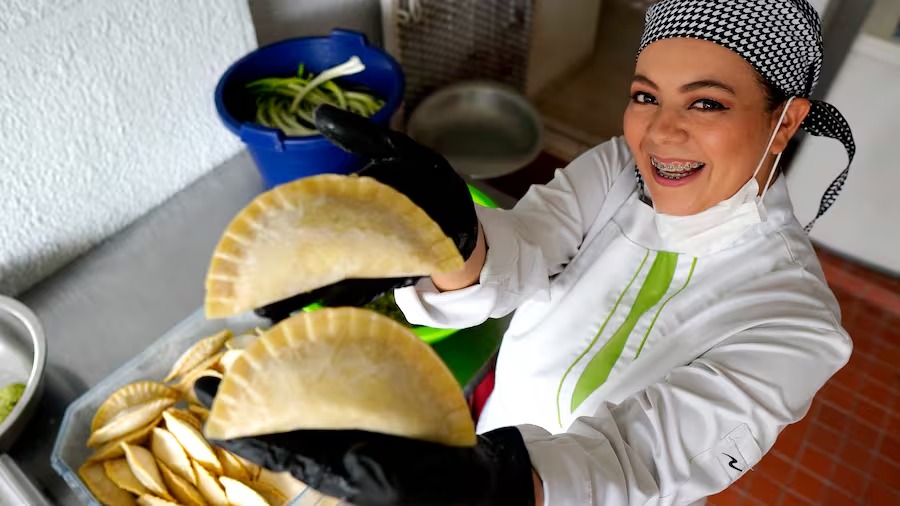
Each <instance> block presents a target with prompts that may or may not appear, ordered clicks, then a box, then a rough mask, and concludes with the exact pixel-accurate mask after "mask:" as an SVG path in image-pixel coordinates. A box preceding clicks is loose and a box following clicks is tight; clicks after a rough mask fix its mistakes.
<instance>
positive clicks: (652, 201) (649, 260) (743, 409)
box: [247, 0, 853, 506]
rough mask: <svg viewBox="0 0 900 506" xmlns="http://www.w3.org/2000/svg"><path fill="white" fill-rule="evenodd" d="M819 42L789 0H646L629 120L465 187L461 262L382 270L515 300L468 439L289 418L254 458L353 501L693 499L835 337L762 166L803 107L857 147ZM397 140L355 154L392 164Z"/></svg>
mask: <svg viewBox="0 0 900 506" xmlns="http://www.w3.org/2000/svg"><path fill="white" fill-rule="evenodd" d="M821 60H822V40H821V28H820V23H819V18H818V15H817V14H816V12H815V10H813V8H812V7H811V6H810V5H809V4H808V3H807V2H806V0H665V1H662V2H659V3H657V4H656V5H654V6H653V7H651V8H650V9H649V11H648V13H647V18H646V27H645V32H644V36H643V39H642V41H641V45H640V50H639V52H638V58H637V62H636V68H635V74H634V79H633V82H632V84H631V90H630V95H631V103H630V104H629V106H628V108H627V110H626V112H625V116H624V137H616V138H613V139H611V140H609V141H608V142H605V143H603V144H601V145H599V146H596V147H594V148H592V149H591V150H589V151H588V152H586V153H584V154H583V155H581V156H579V157H578V158H577V159H576V160H574V161H573V162H572V163H571V164H569V166H567V167H565V168H564V169H561V170H559V171H557V172H556V173H555V177H554V179H553V180H552V181H551V182H549V183H548V184H546V185H540V186H538V185H536V186H533V187H532V188H531V189H530V190H529V191H528V193H527V194H526V195H525V196H524V197H523V198H522V199H521V200H520V201H519V202H518V203H517V204H516V206H515V207H514V208H513V209H510V210H503V209H488V208H484V207H476V209H475V215H476V218H477V219H476V220H474V221H471V222H470V221H466V223H465V225H466V226H465V228H464V229H465V230H466V231H469V232H470V233H469V234H468V235H466V237H467V238H471V239H474V240H473V241H472V243H474V244H472V243H469V246H470V248H469V249H467V252H468V253H469V254H467V255H463V256H464V257H465V259H466V261H465V265H464V267H463V268H462V269H460V270H456V271H451V272H444V273H438V274H434V275H432V276H428V277H423V278H421V279H417V280H415V282H413V283H412V284H408V285H407V284H403V285H402V286H398V285H396V284H395V285H391V286H393V287H394V288H396V290H395V291H394V295H395V299H396V302H397V304H398V306H399V307H400V309H401V310H402V311H403V313H404V316H405V317H406V320H407V321H408V322H409V323H411V324H414V325H429V326H436V327H438V326H440V327H453V328H464V327H470V326H474V325H478V324H480V323H482V322H484V321H485V320H486V319H488V318H500V317H503V316H506V315H507V314H509V313H511V312H512V311H514V310H515V315H514V316H513V318H512V320H511V323H510V326H509V329H508V331H507V334H506V335H505V337H504V340H503V343H502V346H501V348H500V353H499V356H498V358H497V365H496V371H495V377H494V378H495V384H494V390H493V392H492V394H491V395H490V397H489V399H488V400H487V402H486V404H485V406H484V408H483V411H482V412H481V415H480V418H479V419H478V424H477V433H478V438H477V443H476V444H475V446H474V447H472V448H463V449H460V448H454V447H450V446H446V445H441V444H437V445H435V444H432V443H425V442H422V441H415V440H412V439H408V438H401V439H399V440H391V441H390V444H389V445H388V444H385V440H384V437H383V435H378V434H370V433H364V432H360V431H343V432H340V433H339V434H338V436H339V437H337V438H336V439H335V441H332V442H327V441H323V440H322V439H321V438H318V437H317V434H316V433H315V432H310V431H302V430H301V431H294V432H291V433H287V434H282V435H280V436H279V438H281V442H282V443H283V444H280V445H278V447H273V446H272V445H271V444H269V443H266V442H265V441H264V440H259V441H256V442H255V443H254V444H259V445H263V446H262V448H263V449H264V450H265V451H264V452H262V453H263V454H265V455H277V456H278V458H277V459H275V460H277V462H268V464H270V465H274V466H276V467H277V466H281V467H280V468H283V469H291V471H292V472H294V473H295V476H296V477H297V478H298V479H300V480H301V481H304V482H306V483H310V485H311V486H313V487H317V488H320V489H321V490H322V491H324V492H325V493H327V494H329V495H332V496H335V497H343V498H346V499H348V500H349V501H350V502H352V503H353V504H357V505H359V506H366V505H376V504H377V505H379V506H387V505H396V506H401V505H408V504H416V505H426V506H438V505H450V504H479V505H485V506H488V505H490V506H494V505H501V504H502V505H532V504H546V505H550V504H552V505H557V504H578V505H588V504H589V505H614V506H619V505H623V506H624V505H627V504H677V505H681V504H697V503H702V502H703V501H704V498H705V497H707V496H709V495H712V494H715V493H717V492H719V491H721V490H723V489H725V488H727V487H729V486H730V485H731V484H732V483H734V482H735V481H736V480H738V479H740V478H741V477H742V476H743V475H744V474H746V473H747V471H748V470H749V469H751V468H752V467H753V466H755V465H756V464H757V463H758V462H759V461H760V459H761V458H762V456H763V455H764V454H765V453H766V452H767V451H769V449H770V448H771V447H772V446H773V444H774V443H775V441H776V439H777V438H778V436H779V434H780V432H781V431H782V430H783V429H784V427H785V426H787V425H789V424H792V423H795V422H797V421H798V420H800V419H801V418H803V417H804V416H805V415H806V413H807V411H808V409H809V407H810V404H811V402H812V399H813V397H814V396H815V395H816V393H817V392H818V390H819V389H820V388H821V387H822V386H823V384H824V383H825V382H826V381H827V380H828V379H829V378H830V377H831V376H832V375H833V374H834V373H835V372H836V371H837V370H838V369H840V368H841V367H843V366H844V364H846V362H847V360H848V357H849V355H850V352H851V348H852V345H851V342H850V338H849V336H848V335H847V332H846V331H845V330H844V329H843V328H842V327H841V325H840V310H839V308H838V304H837V301H836V300H835V297H834V295H833V294H832V293H831V291H830V290H829V288H828V285H827V284H826V282H825V279H824V276H823V274H822V269H821V267H820V265H819V263H818V260H817V258H816V253H815V251H814V250H813V247H812V245H811V244H810V242H809V239H808V237H807V235H806V234H805V232H804V230H803V227H802V226H801V225H800V223H799V222H798V221H797V220H796V218H795V217H794V214H793V209H792V207H791V202H790V198H789V196H788V195H787V189H786V185H785V183H784V180H783V179H784V178H778V177H776V175H777V170H778V169H777V165H778V161H779V155H780V154H781V152H782V151H783V150H784V148H785V146H786V144H787V143H788V141H789V139H790V138H791V136H793V135H794V134H795V133H796V131H797V130H798V129H799V128H804V129H806V130H807V131H809V132H811V133H813V134H815V135H828V136H830V137H835V138H837V139H839V140H841V141H842V142H843V143H844V145H845V146H846V147H847V150H848V154H849V155H850V157H851V158H852V155H853V140H852V135H850V130H849V127H848V126H847V124H846V122H845V121H844V120H843V118H842V117H841V115H840V114H839V113H838V112H837V110H836V109H834V108H833V107H831V106H829V105H828V104H825V103H822V102H817V101H815V100H811V99H810V98H809V96H810V93H811V91H812V88H813V86H814V85H815V82H816V79H817V77H818V73H819V69H820V68H821ZM623 95H624V94H623ZM623 98H624V97H623ZM333 119H334V121H333V124H331V125H330V130H331V131H333V132H340V133H341V135H340V136H335V138H336V139H337V140H338V141H340V139H341V138H356V137H360V138H362V139H387V140H389V141H390V142H389V143H387V145H385V146H380V147H379V150H378V151H379V152H385V151H390V150H392V149H395V148H396V146H404V149H405V150H408V153H409V154H415V155H416V156H415V157H409V158H408V160H413V159H416V160H423V161H424V162H427V163H417V164H416V165H415V167H416V172H415V174H417V175H420V174H428V173H434V174H443V175H445V176H448V177H449V176H450V174H451V173H452V171H449V170H446V169H447V168H448V167H447V165H446V164H445V163H443V162H442V161H441V160H440V159H439V157H434V156H431V155H429V156H423V155H425V154H427V153H428V152H429V150H428V149H427V148H424V147H422V146H415V144H414V143H409V141H408V140H407V139H406V138H405V137H402V136H401V135H400V134H399V133H383V132H379V131H378V130H377V129H373V128H374V127H368V126H366V124H365V123H361V122H358V121H351V119H350V118H344V117H338V116H336V117H334V118H333ZM325 130H326V131H327V130H328V129H325ZM361 133H367V135H364V136H358V135H357V134H361ZM338 143H339V144H341V143H340V142H338ZM343 145H348V144H347V143H343ZM395 160H396V157H394V158H381V159H378V160H376V161H375V162H374V163H373V166H374V167H377V170H379V171H384V174H392V173H395V172H397V170H399V168H400V167H402V163H400V164H399V165H397V164H398V162H397V161H395ZM846 174H847V170H846V169H845V171H844V172H843V173H842V174H841V176H839V178H838V179H837V180H836V182H835V183H834V184H833V185H832V187H831V188H830V189H829V191H828V193H827V194H826V196H825V198H824V199H823V202H822V205H821V208H820V210H819V215H821V214H822V213H824V212H825V211H826V210H827V209H828V206H830V205H831V203H832V202H833V200H834V198H835V197H836V195H837V192H838V191H839V190H840V186H841V184H842V183H843V180H844V179H845V178H846ZM423 177H424V176H423ZM450 182H451V181H450V179H447V180H446V183H448V185H447V186H448V188H450V187H451V186H450V185H449V183H450ZM386 184H389V185H391V186H394V187H395V188H396V189H398V190H399V191H400V192H401V193H404V194H407V195H409V196H412V197H415V196H417V195H418V196H420V197H421V195H422V192H424V191H425V189H426V188H427V190H428V192H429V193H428V198H427V199H424V200H422V202H423V204H429V200H430V199H433V198H446V199H448V202H447V204H450V203H452V202H457V201H458V203H462V201H463V196H462V195H459V196H458V198H456V197H451V192H450V191H449V190H447V189H445V188H444V187H443V186H438V187H436V186H435V185H429V186H427V187H426V186H421V185H417V184H415V182H414V181H413V180H412V178H410V179H409V180H406V179H404V180H396V179H391V180H386ZM373 209H374V207H373ZM454 209H459V210H462V209H463V208H462V207H454ZM429 213H431V211H430V210H429ZM475 231H477V233H474V232H475ZM476 237H477V239H476ZM360 254H362V253H360ZM253 456H254V455H252V454H251V453H248V454H247V458H253ZM256 458H260V457H259V454H256ZM360 459H364V461H365V465H352V466H351V465H343V466H337V465H332V464H333V463H335V462H343V463H352V462H359V461H360ZM292 462H302V463H304V465H303V466H296V465H291V464H290V463H292ZM411 462H412V463H414V465H409V463H411ZM307 463H312V464H315V465H312V464H309V465H307ZM323 469H325V470H324V471H322V470H323Z"/></svg>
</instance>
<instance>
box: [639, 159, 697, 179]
mask: <svg viewBox="0 0 900 506" xmlns="http://www.w3.org/2000/svg"><path fill="white" fill-rule="evenodd" d="M650 164H651V165H653V168H654V169H656V172H658V173H659V175H660V176H662V177H664V178H667V179H681V178H683V177H687V176H689V175H691V174H694V173H695V172H697V171H698V170H700V169H702V168H703V167H704V166H706V164H705V163H703V162H672V163H663V162H661V161H659V160H657V159H656V158H650Z"/></svg>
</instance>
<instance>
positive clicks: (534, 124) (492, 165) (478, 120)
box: [406, 81, 543, 179]
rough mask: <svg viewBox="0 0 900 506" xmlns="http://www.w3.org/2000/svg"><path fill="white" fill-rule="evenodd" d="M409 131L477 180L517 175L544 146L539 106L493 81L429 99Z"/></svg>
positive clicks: (414, 116) (474, 83) (418, 109)
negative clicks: (511, 174) (535, 106)
mask: <svg viewBox="0 0 900 506" xmlns="http://www.w3.org/2000/svg"><path fill="white" fill-rule="evenodd" d="M406 131H407V134H408V135H409V136H410V137H412V138H413V139H414V140H416V141H417V142H419V143H421V144H424V145H425V146H428V147H429V148H431V149H433V150H435V151H437V152H438V153H440V154H442V155H443V156H444V158H446V159H447V161H449V162H450V164H451V165H452V166H453V168H454V169H456V171H457V172H459V173H460V174H462V175H463V176H468V177H469V178H472V179H486V178H492V177H499V176H503V175H506V174H509V173H511V172H515V171H516V170H518V169H521V168H522V167H524V166H526V165H528V164H529V163H531V162H532V161H533V160H534V159H535V158H536V157H537V155H538V154H539V153H540V151H541V148H542V144H543V131H542V125H541V118H540V114H539V113H538V111H537V110H536V109H535V108H534V106H532V105H531V103H529V102H528V100H527V99H526V98H525V97H523V96H522V95H521V94H519V93H518V92H516V91H515V90H514V89H512V88H510V87H507V86H504V85H502V84H498V83H494V82H489V81H468V82H463V83H459V84H454V85H451V86H448V87H446V88H442V89H440V90H438V91H436V92H435V93H433V94H431V95H429V96H428V97H426V98H425V99H424V100H423V101H422V103H421V104H419V106H418V107H416V109H415V110H414V111H413V113H412V115H410V118H409V121H408V123H407V127H406Z"/></svg>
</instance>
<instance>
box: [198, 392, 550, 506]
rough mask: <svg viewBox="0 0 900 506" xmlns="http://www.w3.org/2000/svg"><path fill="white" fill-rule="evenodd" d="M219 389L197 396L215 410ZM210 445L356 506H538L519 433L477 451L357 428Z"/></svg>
mask: <svg viewBox="0 0 900 506" xmlns="http://www.w3.org/2000/svg"><path fill="white" fill-rule="evenodd" d="M218 387H219V379H218V378H214V377H202V378H200V379H198V380H197V381H196V383H195V384H194V391H195V393H196V394H197V398H198V399H199V400H200V401H201V402H202V403H204V404H205V405H206V406H207V407H210V406H211V405H212V399H213V397H214V396H215V393H216V391H217V390H218ZM210 442H211V443H212V444H215V445H217V446H221V447H222V448H225V449H226V450H228V451H230V452H232V453H234V454H236V455H238V456H240V457H242V458H244V459H247V460H249V461H251V462H253V463H255V464H257V465H259V466H262V467H264V468H266V469H269V470H271V471H274V472H283V471H287V472H289V473H291V475H293V476H294V477H295V478H297V479H298V480H300V481H302V482H304V483H306V484H307V485H309V486H311V487H313V488H315V489H316V490H318V491H320V492H322V493H323V494H326V495H329V496H331V497H335V498H338V499H343V500H345V501H348V502H350V503H352V504H354V505H356V506H407V505H408V506H413V505H415V506H451V505H454V506H455V505H473V506H499V505H503V506H534V484H533V481H532V470H531V460H530V459H529V457H528V450H527V449H526V447H525V443H524V441H523V440H522V435H521V433H520V432H519V430H518V429H516V428H514V427H504V428H501V429H497V430H494V431H491V432H488V433H486V434H483V435H480V436H479V437H478V443H477V445H476V446H474V447H472V448H460V447H452V446H445V445H441V444H437V443H431V442H427V441H419V440H415V439H409V438H403V437H398V436H391V435H387V434H379V433H374V432H366V431H358V430H298V431H292V432H284V433H280V434H269V435H263V436H257V437H248V438H236V439H229V440H212V441H210Z"/></svg>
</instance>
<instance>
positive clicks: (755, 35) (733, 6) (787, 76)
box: [638, 0, 856, 232]
mask: <svg viewBox="0 0 900 506" xmlns="http://www.w3.org/2000/svg"><path fill="white" fill-rule="evenodd" d="M673 37H687V38H693V39H703V40H708V41H711V42H715V43H716V44H719V45H721V46H724V47H726V48H728V49H731V50H732V51H734V52H735V53H737V54H738V55H740V56H741V57H742V58H744V59H745V60H747V62H749V63H750V64H751V65H753V67H754V68H755V69H756V70H757V71H758V72H759V73H760V74H762V76H763V77H765V78H766V79H767V80H768V81H769V82H771V83H772V84H773V85H775V86H776V87H778V88H779V89H780V90H781V91H782V92H784V94H786V95H787V96H795V97H803V98H809V95H810V93H812V90H813V87H814V86H815V85H816V81H818V79H819V73H820V72H821V70H822V52H823V46H822V25H821V21H820V20H819V14H818V13H817V12H816V10H815V9H814V8H813V7H812V6H811V5H810V4H809V2H807V0H663V1H661V2H659V3H657V4H654V5H653V6H652V7H650V8H649V9H648V10H647V16H646V19H645V27H644V35H643V37H642V38H641V46H640V49H639V50H638V55H640V53H641V51H643V50H644V48H645V47H647V46H648V45H650V44H651V43H653V42H656V41H658V40H661V39H668V38H673ZM810 102H811V107H810V111H809V115H808V116H807V117H806V120H805V121H804V122H803V124H802V125H801V127H802V128H803V129H804V130H806V131H807V132H809V133H810V134H812V135H817V136H822V135H824V136H826V137H831V138H833V139H837V140H838V141H840V142H841V143H843V144H844V148H845V149H846V150H847V156H848V158H849V161H848V162H847V167H846V168H845V169H844V170H843V172H841V173H840V175H838V177H837V178H836V179H835V180H834V181H833V182H832V183H831V185H830V186H829V187H828V189H827V190H826V191H825V194H824V195H823V196H822V201H821V203H820V204H819V211H818V213H817V214H816V216H815V218H813V220H812V221H811V222H810V223H809V224H808V225H806V227H805V230H806V231H807V232H808V231H809V230H811V229H812V226H813V224H814V223H815V222H816V220H818V219H819V218H820V217H821V216H822V215H823V214H825V211H827V210H828V208H829V207H831V205H832V204H833V203H834V201H835V199H837V196H838V193H840V191H841V188H842V187H843V186H844V182H845V181H846V180H847V174H848V173H849V171H850V162H852V161H853V155H854V154H856V144H855V143H854V142H853V134H852V132H851V131H850V125H848V124H847V120H845V119H844V117H843V116H841V113H840V112H838V110H837V109H836V108H835V107H834V106H833V105H831V104H828V103H826V102H822V101H819V100H810Z"/></svg>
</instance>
